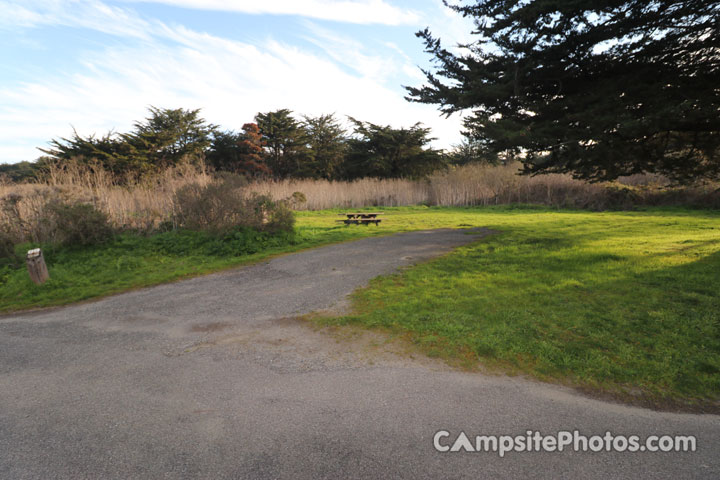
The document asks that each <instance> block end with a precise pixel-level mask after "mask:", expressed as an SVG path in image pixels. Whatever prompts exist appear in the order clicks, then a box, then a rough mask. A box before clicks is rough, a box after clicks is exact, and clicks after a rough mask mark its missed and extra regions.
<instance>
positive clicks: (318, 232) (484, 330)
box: [0, 206, 720, 408]
mask: <svg viewBox="0 0 720 480" xmlns="http://www.w3.org/2000/svg"><path fill="white" fill-rule="evenodd" d="M385 211H386V212H387V215H386V217H385V222H384V224H383V225H382V226H381V227H379V228H376V227H374V226H370V227H343V226H336V225H335V222H334V220H335V219H337V218H338V217H337V215H336V213H337V211H332V210H327V211H322V212H299V213H298V228H297V234H296V236H295V237H294V238H290V237H262V236H260V237H257V238H255V237H252V238H249V237H248V236H247V235H244V236H243V235H241V236H238V237H237V238H226V239H223V240H215V239H212V238H211V237H208V236H206V235H205V234H193V233H177V232H169V233H165V234H161V235H158V236H154V237H149V238H145V237H137V236H131V235H124V236H120V237H117V238H116V239H115V241H113V242H111V243H109V244H107V245H105V246H99V247H94V248H90V249H84V250H57V251H52V250H50V251H48V252H47V253H48V262H49V264H50V274H51V277H52V279H51V280H50V282H49V283H47V284H46V285H44V286H41V287H37V286H34V285H32V284H31V283H30V281H29V279H28V277H27V273H26V272H25V271H24V270H22V269H21V270H9V269H5V270H2V271H0V282H1V283H2V285H1V286H2V288H1V289H0V311H6V312H7V311H12V310H17V309H22V308H30V307H38V306H49V305H58V304H62V303H68V302H72V301H77V300H82V299H87V298H91V297H97V296H101V295H106V294H110V293H115V292H119V291H123V290H127V289H129V288H134V287H139V286H146V285H152V284H157V283H161V282H167V281H171V280H175V279H178V278H183V277H186V276H190V275H197V274H200V273H206V272H210V271H216V270H219V269H222V268H227V267H231V266H235V265H240V264H244V263H248V262H252V261H258V260H261V259H264V258H268V257H269V256H272V255H276V254H280V253H284V252H289V251H295V250H299V249H303V248H308V247H312V246H318V245H323V244H327V243H333V242H339V241H345V240H350V239H352V238H357V237H361V236H367V235H383V234H387V233H392V232H396V231H405V230H415V229H425V228H440V227H461V228H462V227H475V226H482V227H489V228H491V229H494V230H497V231H498V232H499V233H497V234H496V235H493V236H491V237H487V238H485V239H483V240H480V241H478V242H476V243H474V244H471V245H469V246H466V247H462V248H460V249H458V250H457V251H455V252H454V253H452V254H450V255H447V256H445V257H442V258H439V259H437V260H434V261H432V262H429V263H427V264H423V265H419V266H416V267H414V268H412V269H409V270H406V271H404V272H401V273H398V274H396V275H390V276H387V277H381V278H378V279H376V280H374V281H373V282H372V283H371V285H370V286H369V287H368V288H366V289H363V290H360V291H359V292H357V293H356V294H355V296H354V304H353V305H354V311H353V313H352V314H351V315H348V316H345V317H341V318H333V319H321V320H318V321H320V322H323V323H326V324H348V323H351V324H356V325H363V326H368V327H380V328H383V329H387V330H390V331H392V332H396V333H398V334H401V335H403V336H406V337H407V338H409V339H410V340H411V341H413V342H415V343H416V344H417V345H418V346H419V347H420V348H421V349H422V350H424V351H425V352H426V353H428V354H430V355H435V356H441V357H443V358H446V359H449V360H453V361H456V362H460V363H463V364H465V365H468V366H471V365H476V364H477V363H478V360H480V362H481V363H482V364H483V365H485V366H487V367H491V368H497V369H499V370H501V371H506V372H516V373H525V374H529V375H532V376H535V377H538V378H540V379H544V380H554V381H560V382H564V383H568V384H571V385H574V386H580V387H583V388H587V389H592V390H596V391H603V392H610V393H612V394H617V395H620V396H625V397H626V398H634V399H641V400H642V401H643V402H646V403H647V402H654V403H656V404H659V405H662V404H673V403H684V404H686V405H692V404H694V405H706V406H707V405H710V407H711V408H712V407H717V405H718V403H717V400H718V395H719V394H720V313H718V312H720V295H718V284H719V281H720V212H716V211H715V212H713V211H699V210H698V211H690V210H679V209H653V210H647V211H636V212H604V213H591V212H585V211H568V210H560V211H558V210H549V209H545V208H535V207H512V206H505V207H497V208H423V207H407V208H394V209H386V210H385ZM25 247H26V246H23V248H25Z"/></svg>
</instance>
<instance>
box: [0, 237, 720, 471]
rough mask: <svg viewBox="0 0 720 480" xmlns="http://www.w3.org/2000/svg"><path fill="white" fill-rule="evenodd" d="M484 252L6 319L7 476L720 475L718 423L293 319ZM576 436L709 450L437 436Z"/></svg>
mask: <svg viewBox="0 0 720 480" xmlns="http://www.w3.org/2000/svg"><path fill="white" fill-rule="evenodd" d="M474 238H476V236H473V235H468V234H467V233H464V232H461V231H457V230H454V231H453V230H439V231H432V232H415V233H407V234H402V235H395V236H390V237H384V238H368V239H363V240H359V241H355V242H352V243H346V244H342V245H334V246H328V247H323V248H318V249H315V250H310V251H306V252H302V253H298V254H294V255H289V256H285V257H281V258H277V259H274V260H272V261H270V262H268V263H263V264H258V265H255V266H251V267H248V268H242V269H238V270H234V271H229V272H224V273H220V274H216V275H210V276H205V277H200V278H195V279H192V280H188V281H183V282H178V283H174V284H169V285H163V286H158V287H154V288H148V289H143V290H139V291H135V292H131V293H126V294H122V295H117V296H114V297H110V298H107V299H104V300H101V301H97V302H92V303H86V304H81V305H75V306H71V307H66V308H59V309H54V310H47V311H41V312H35V313H26V314H20V315H14V316H5V317H0V478H1V479H24V478H32V479H55V478H58V479H101V478H118V479H125V478H142V479H164V478H173V479H174V478H202V479H225V478H227V479H235V478H237V479H245V478H247V479H266V478H268V479H269V478H289V479H304V478H332V479H352V478H371V479H381V478H474V479H481V478H548V479H559V478H568V479H578V478H603V479H607V478H652V479H662V478H672V479H680V478H682V479H690V478H708V479H709V478H716V479H717V478H720V417H718V416H711V415H704V416H703V415H685V414H669V413H658V412H654V411H650V410H644V409H638V408H630V407H625V406H621V405H616V404H611V403H604V402H600V401H597V400H593V399H590V398H586V397H583V396H581V395H578V394H576V393H573V392H572V391H570V390H567V389H564V388H561V387H556V386H551V385H544V384H540V383H537V382H532V381H529V380H523V379H520V378H507V377H502V376H486V375H482V374H477V373H464V372H458V371H453V370H451V369H449V368H448V367H445V366H443V365H442V364H440V363H437V362H433V361H431V360H429V359H413V358H411V357H410V356H408V355H407V354H403V353H402V352H401V351H398V350H397V348H396V347H394V346H393V345H394V344H387V345H386V344H383V339H382V338H381V337H379V336H377V334H372V333H370V334H360V335H357V336H352V335H347V334H346V333H343V332H341V333H340V334H339V333H337V332H335V333H332V332H330V333H328V332H325V331H316V330H313V329H312V328H310V327H308V326H307V325H305V324H303V323H302V322H300V321H298V320H295V319H293V316H294V315H297V314H302V313H305V312H310V311H314V310H319V309H326V308H329V307H332V306H333V305H334V304H336V302H337V301H339V300H341V299H343V298H344V296H345V295H346V294H347V293H348V292H351V291H352V290H353V289H355V288H357V287H359V286H361V285H364V284H365V283H366V282H367V281H368V280H369V279H370V278H372V277H374V276H376V275H380V274H384V273H388V272H392V271H394V270H395V269H396V268H398V267H400V266H403V265H407V264H410V263H413V262H416V261H421V260H424V259H427V258H430V257H432V256H434V255H437V254H441V253H444V252H447V251H449V250H450V249H451V248H452V247H454V246H458V245H461V244H463V243H466V242H468V241H471V240H473V239H474ZM478 314H481V312H478ZM398 348H399V347H398ZM574 429H577V430H579V431H580V432H581V433H582V434H584V435H587V436H590V435H596V434H600V435H603V434H604V433H605V432H606V431H610V432H612V433H614V434H616V435H618V434H626V435H640V436H642V437H644V436H647V435H652V434H680V435H695V436H696V437H697V444H698V450H697V451H696V452H694V453H649V452H645V453H608V452H602V453H573V452H569V451H565V452H563V453H537V452H532V453H517V452H516V453H509V454H507V455H506V456H505V457H504V458H500V457H499V456H498V455H496V454H493V453H468V452H459V453H439V452H437V451H435V449H434V448H433V436H434V433H435V432H436V431H438V430H447V431H449V432H450V433H451V439H452V438H454V437H455V436H457V435H458V434H459V432H460V431H464V432H466V433H467V434H468V435H469V436H471V437H474V436H475V435H490V434H510V435H521V434H523V433H524V432H526V431H527V430H533V431H534V430H539V431H541V432H543V433H555V432H557V431H559V430H574Z"/></svg>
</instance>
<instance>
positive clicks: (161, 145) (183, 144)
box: [122, 107, 217, 167]
mask: <svg viewBox="0 0 720 480" xmlns="http://www.w3.org/2000/svg"><path fill="white" fill-rule="evenodd" d="M149 110H150V116H149V117H147V118H146V119H145V120H144V121H142V122H137V123H135V129H134V131H133V132H132V133H129V134H124V135H122V137H123V139H124V140H125V141H126V142H127V143H128V144H129V145H131V146H132V147H133V149H134V153H135V154H136V155H140V156H141V157H143V158H146V159H147V160H148V162H149V163H150V164H152V165H154V166H156V167H165V166H169V165H175V164H177V163H179V162H181V161H195V160H197V159H201V158H203V155H204V152H205V150H206V149H207V148H208V147H209V146H210V144H211V142H212V134H213V133H214V132H215V130H216V128H217V127H216V126H215V125H210V124H208V123H207V122H206V121H205V120H204V119H203V118H201V117H200V110H199V109H197V110H185V109H183V108H176V109H168V108H156V107H150V108H149Z"/></svg>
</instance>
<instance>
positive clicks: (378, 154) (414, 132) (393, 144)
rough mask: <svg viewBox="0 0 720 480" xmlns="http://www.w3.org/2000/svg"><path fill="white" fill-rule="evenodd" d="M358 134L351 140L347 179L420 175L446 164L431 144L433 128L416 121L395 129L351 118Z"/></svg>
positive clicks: (346, 160) (347, 159) (345, 171)
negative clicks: (431, 129) (409, 125)
mask: <svg viewBox="0 0 720 480" xmlns="http://www.w3.org/2000/svg"><path fill="white" fill-rule="evenodd" d="M350 121H351V122H352V123H353V124H354V125H355V135H354V136H353V137H352V138H350V139H349V140H348V154H347V156H346V158H345V163H344V168H343V170H344V176H345V178H349V179H352V178H361V177H380V178H401V177H408V178H417V177H422V176H424V175H427V174H429V173H432V172H433V171H435V170H437V169H438V168H440V167H442V166H443V164H444V159H443V156H442V154H441V152H440V151H439V150H435V149H433V148H431V147H430V146H429V143H430V142H431V141H432V140H433V138H431V137H429V135H430V129H429V128H425V127H423V126H422V125H421V124H419V123H416V124H415V125H413V126H412V127H410V128H392V127H390V126H389V125H388V126H382V125H376V124H374V123H370V122H361V121H358V120H355V119H354V118H352V117H350Z"/></svg>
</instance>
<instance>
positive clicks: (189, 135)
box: [40, 107, 216, 176]
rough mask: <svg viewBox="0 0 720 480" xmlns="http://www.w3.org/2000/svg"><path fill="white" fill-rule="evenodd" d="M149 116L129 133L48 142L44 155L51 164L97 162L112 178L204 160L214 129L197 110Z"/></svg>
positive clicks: (158, 110)
mask: <svg viewBox="0 0 720 480" xmlns="http://www.w3.org/2000/svg"><path fill="white" fill-rule="evenodd" d="M149 110H150V116H149V117H148V118H146V119H145V120H144V121H142V122H137V123H135V126H134V130H133V131H132V132H130V133H123V134H116V133H114V132H108V133H107V134H106V135H104V136H102V137H99V138H96V137H95V136H94V135H90V136H88V137H82V136H80V135H78V133H77V132H75V131H73V136H72V138H69V139H68V138H60V139H53V140H51V141H50V148H47V149H43V148H41V149H40V151H42V152H44V153H47V154H48V155H49V156H50V159H51V160H61V161H63V160H70V159H77V160H82V161H85V162H99V163H100V164H101V165H102V166H103V167H105V168H107V169H108V170H110V171H111V172H113V173H114V174H116V175H123V176H124V175H128V174H130V175H131V176H139V175H141V174H144V173H148V172H155V171H158V170H159V169H162V168H165V167H168V166H171V165H177V164H178V163H180V162H183V161H189V162H195V161H197V160H200V159H202V158H203V157H204V152H205V150H206V149H207V148H208V147H209V146H210V142H211V136H212V134H213V132H214V131H215V129H216V127H215V126H214V125H209V124H207V123H206V122H205V120H203V119H202V118H200V116H199V113H200V110H185V109H182V108H177V109H166V108H156V107H150V109H149Z"/></svg>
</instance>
